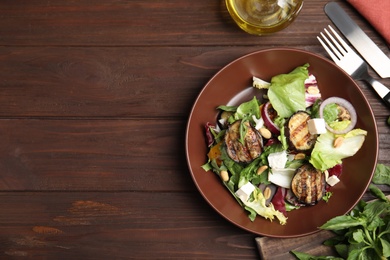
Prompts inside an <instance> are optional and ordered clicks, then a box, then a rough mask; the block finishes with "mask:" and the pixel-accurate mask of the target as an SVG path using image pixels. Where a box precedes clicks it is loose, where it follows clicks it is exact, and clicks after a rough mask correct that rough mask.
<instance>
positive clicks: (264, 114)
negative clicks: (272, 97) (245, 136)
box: [261, 102, 280, 135]
mask: <svg viewBox="0 0 390 260" xmlns="http://www.w3.org/2000/svg"><path fill="white" fill-rule="evenodd" d="M271 107H272V105H271V103H270V102H267V103H265V104H264V105H263V106H262V108H261V117H262V118H263V120H264V125H265V127H267V128H268V130H270V131H271V133H273V134H276V135H279V134H280V129H279V127H278V126H277V125H276V124H275V123H274V122H273V121H272V119H271V118H270V115H269V114H268V109H270V108H271Z"/></svg>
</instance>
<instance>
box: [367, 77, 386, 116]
mask: <svg viewBox="0 0 390 260" xmlns="http://www.w3.org/2000/svg"><path fill="white" fill-rule="evenodd" d="M364 80H366V81H367V82H368V83H369V84H370V85H371V86H372V88H373V89H374V90H375V91H376V93H377V94H378V95H379V96H380V97H381V98H382V99H383V101H384V102H385V104H386V105H387V107H389V108H390V90H389V89H388V88H387V87H386V86H385V85H383V84H382V83H380V82H379V81H378V80H376V79H374V78H373V77H371V76H370V75H369V74H368V73H366V74H365V75H364Z"/></svg>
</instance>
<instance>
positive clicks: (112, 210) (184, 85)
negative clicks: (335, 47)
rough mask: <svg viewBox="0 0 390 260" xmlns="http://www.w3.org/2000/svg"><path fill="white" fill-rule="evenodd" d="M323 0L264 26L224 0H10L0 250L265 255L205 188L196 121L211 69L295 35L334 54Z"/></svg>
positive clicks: (3, 5)
mask: <svg viewBox="0 0 390 260" xmlns="http://www.w3.org/2000/svg"><path fill="white" fill-rule="evenodd" d="M336 2H339V3H340V4H341V6H342V7H344V8H345V9H346V11H347V12H348V13H349V14H350V15H351V16H352V17H353V18H354V19H357V23H358V24H359V25H361V27H362V28H363V29H364V31H365V32H366V33H367V34H368V35H369V36H370V37H372V39H373V40H374V41H375V42H376V43H377V44H378V45H379V47H380V48H381V49H383V50H384V51H385V52H386V53H387V54H388V55H389V53H390V52H389V49H388V47H387V46H386V44H385V42H384V41H383V39H382V38H380V36H379V35H378V34H377V33H376V32H375V31H374V30H373V28H372V27H371V26H370V25H369V24H367V23H366V22H365V20H363V19H362V18H361V16H359V15H358V13H356V12H355V11H354V10H353V9H351V8H350V6H349V5H348V4H347V3H345V1H341V0H338V1H336ZM325 3H326V1H321V0H308V1H305V5H304V7H303V10H302V12H301V14H300V16H299V17H298V18H297V20H296V21H295V22H294V23H293V24H292V25H291V26H290V27H288V28H287V29H285V30H284V31H281V32H279V33H276V34H273V35H270V36H264V37H256V36H251V35H248V34H246V33H244V32H243V31H241V30H240V29H238V27H237V26H236V25H235V24H234V23H233V22H232V20H231V19H230V17H229V16H228V13H227V11H226V9H225V5H224V1H222V0H219V1H216V0H197V1H184V0H148V1H140V0H128V1H112V0H111V1H110V0H96V1H87V0H79V1H60V0H50V1H42V0H2V1H1V2H0V140H1V141H0V189H1V191H0V208H1V211H0V258H1V259H13V258H20V259H122V258H123V259H131V258H135V259H156V258H171V259H257V258H259V253H258V251H257V248H256V244H255V237H256V235H254V234H251V233H248V232H246V231H244V230H241V229H240V228H238V227H236V226H234V225H232V224H231V223H230V222H228V221H227V220H225V219H224V218H223V217H221V216H220V215H218V214H217V213H216V212H214V211H213V210H212V208H211V207H210V206H209V205H208V204H207V203H206V202H205V200H204V199H203V198H202V197H201V195H200V194H199V192H198V191H197V189H196V187H195V185H194V183H193V181H192V179H191V177H190V173H189V170H188V167H187V163H186V158H185V149H184V147H185V144H184V136H185V127H186V122H187V119H188V115H189V113H190V109H191V107H192V105H193V103H194V101H195V98H196V97H197V95H198V94H199V92H200V90H201V89H202V87H203V86H204V85H205V83H206V82H207V81H208V80H209V79H210V77H212V76H213V75H214V74H215V73H216V72H217V71H218V70H220V69H221V68H222V67H223V66H225V65H226V64H227V63H229V62H231V61H232V60H234V59H236V58H238V57H240V56H242V55H244V54H248V53H250V52H253V51H257V50H261V49H267V48H271V47H285V46H289V47H293V48H298V49H304V50H307V51H311V52H314V53H319V54H321V55H324V56H326V53H325V52H324V50H323V49H322V47H321V46H320V45H319V43H318V42H317V39H316V36H317V35H318V33H319V32H320V31H321V30H322V29H323V28H324V27H325V26H326V25H327V24H330V21H329V20H328V18H327V17H326V15H325V14H324V13H323V6H324V4H325ZM371 73H372V74H373V75H375V76H376V74H374V73H373V71H371ZM381 82H383V83H384V84H386V85H387V86H390V79H381ZM358 84H359V85H360V87H361V89H362V90H363V92H364V94H365V95H366V97H367V98H368V100H369V101H370V103H371V105H372V109H373V111H374V113H375V117H376V120H377V124H378V129H379V137H380V151H379V162H380V163H384V164H387V165H390V127H388V126H386V124H385V120H386V119H387V116H389V115H390V110H389V109H387V108H386V107H385V106H384V105H383V104H382V103H381V102H380V100H379V99H378V97H377V96H376V95H375V94H374V92H373V91H372V90H371V89H370V87H369V86H367V85H366V84H364V83H363V82H358ZM382 188H383V189H384V190H385V192H386V193H387V194H388V193H389V189H388V188H387V187H382ZM386 189H387V190H386ZM366 198H368V197H366Z"/></svg>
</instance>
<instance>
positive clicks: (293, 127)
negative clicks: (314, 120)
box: [286, 111, 317, 151]
mask: <svg viewBox="0 0 390 260" xmlns="http://www.w3.org/2000/svg"><path fill="white" fill-rule="evenodd" d="M309 120H310V115H309V114H308V113H307V112H305V111H298V112H296V113H294V114H293V115H292V116H291V117H290V119H289V120H288V121H287V124H286V137H287V140H288V141H289V146H290V149H291V150H297V151H309V150H311V149H312V148H313V147H314V144H315V142H316V140H317V135H312V134H310V132H309V127H308V124H307V122H308V121H309Z"/></svg>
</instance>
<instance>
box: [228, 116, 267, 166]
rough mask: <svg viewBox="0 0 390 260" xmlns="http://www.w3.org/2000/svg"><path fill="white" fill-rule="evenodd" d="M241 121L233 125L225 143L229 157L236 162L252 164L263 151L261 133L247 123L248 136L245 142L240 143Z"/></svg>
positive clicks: (246, 135)
mask: <svg viewBox="0 0 390 260" xmlns="http://www.w3.org/2000/svg"><path fill="white" fill-rule="evenodd" d="M240 125H241V121H236V122H234V123H233V124H231V125H230V126H229V128H228V130H227V131H226V133H225V143H226V147H227V153H228V155H229V157H230V158H231V159H232V160H234V161H236V162H244V163H248V162H251V161H252V160H253V159H255V158H257V157H259V156H260V154H261V153H262V150H263V140H262V137H261V135H260V133H259V132H258V131H257V130H256V129H255V128H254V127H252V126H251V125H250V124H249V122H245V123H244V125H245V127H246V129H247V130H246V134H245V136H244V142H243V143H241V142H240Z"/></svg>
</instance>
